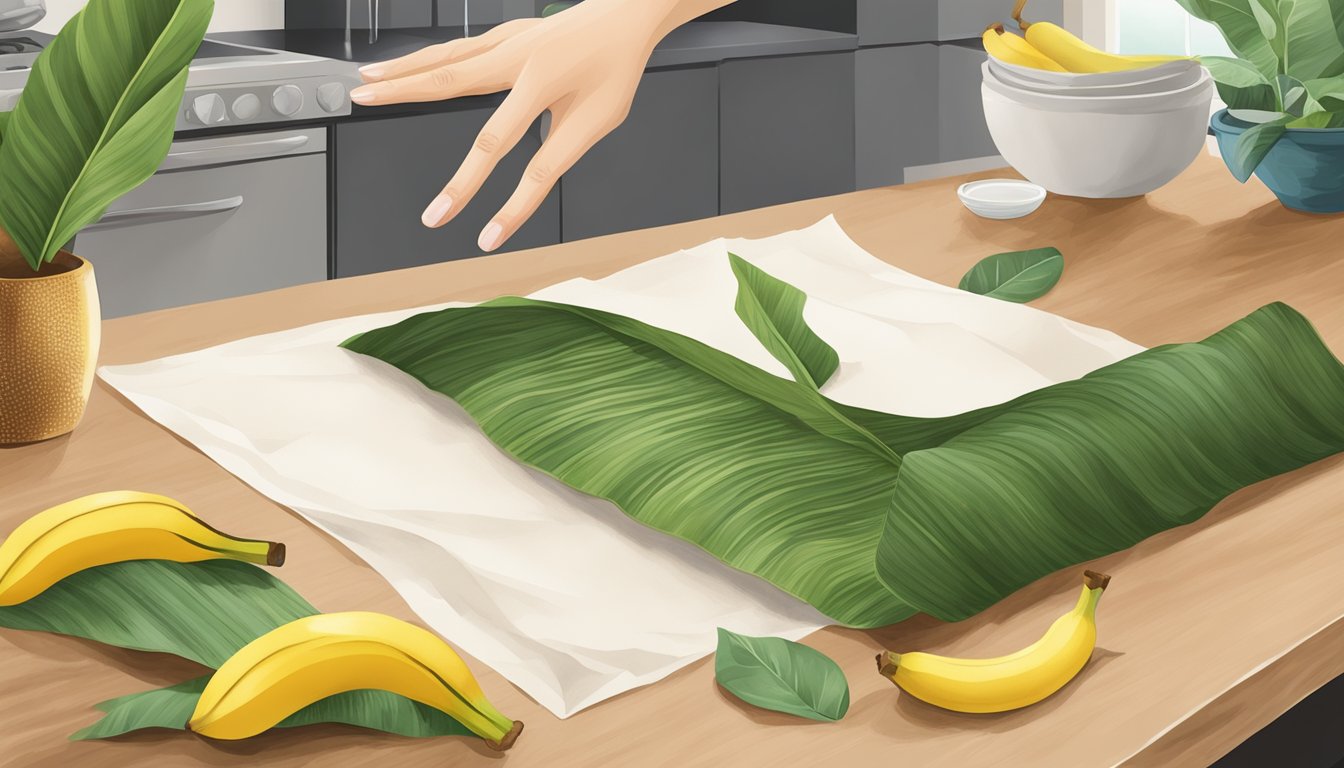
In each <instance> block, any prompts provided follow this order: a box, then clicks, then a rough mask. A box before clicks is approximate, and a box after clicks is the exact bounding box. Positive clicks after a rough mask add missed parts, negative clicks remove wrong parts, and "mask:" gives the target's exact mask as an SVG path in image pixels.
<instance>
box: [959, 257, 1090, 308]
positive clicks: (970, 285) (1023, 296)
mask: <svg viewBox="0 0 1344 768" xmlns="http://www.w3.org/2000/svg"><path fill="white" fill-rule="evenodd" d="M1063 274H1064V255H1063V254H1061V253H1060V252H1059V250H1058V249H1056V248H1033V249H1031V250H1029V251H1012V252H1010V253H1000V254H997V255H994V256H990V257H988V258H986V259H984V260H982V261H981V262H980V263H979V264H976V265H975V266H974V267H971V271H969V272H967V273H966V276H965V277H963V278H961V284H960V285H959V286H958V287H959V288H961V290H963V291H970V292H971V293H978V294H980V295H982V296H989V297H991V298H995V299H1002V300H1003V301H1013V302H1017V303H1019V304H1024V303H1026V302H1028V301H1032V300H1034V299H1039V298H1040V297H1042V296H1044V295H1045V294H1047V293H1049V292H1050V289H1051V288H1054V287H1055V285H1056V284H1057V283H1058V282H1059V278H1060V277H1061V276H1062V275H1063Z"/></svg>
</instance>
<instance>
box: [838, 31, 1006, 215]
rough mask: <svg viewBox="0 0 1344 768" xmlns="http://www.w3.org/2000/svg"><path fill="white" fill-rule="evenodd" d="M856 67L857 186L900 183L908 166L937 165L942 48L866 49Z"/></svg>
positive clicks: (922, 46)
mask: <svg viewBox="0 0 1344 768" xmlns="http://www.w3.org/2000/svg"><path fill="white" fill-rule="evenodd" d="M854 68H855V94H854V96H855V106H854V115H855V117H854V121H855V123H854V135H855V151H856V156H855V166H856V167H855V172H856V181H857V183H858V187H859V188H860V189H869V188H872V187H882V186H888V185H892V184H900V183H902V182H903V181H904V180H905V169H906V168H909V167H911V166H917V165H929V164H932V163H936V162H938V160H939V147H938V144H939V140H938V137H939V129H938V120H939V98H938V94H939V85H938V70H939V51H938V46H936V45H933V44H923V45H896V46H889V47H885V48H864V49H861V50H860V51H859V52H858V54H857V57H856V59H855V66H854ZM978 93H979V91H978V90H977V94H978Z"/></svg>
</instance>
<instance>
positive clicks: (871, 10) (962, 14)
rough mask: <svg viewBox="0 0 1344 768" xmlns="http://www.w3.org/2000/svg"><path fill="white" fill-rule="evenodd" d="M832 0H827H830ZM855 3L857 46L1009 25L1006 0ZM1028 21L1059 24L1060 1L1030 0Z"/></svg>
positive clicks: (968, 35)
mask: <svg viewBox="0 0 1344 768" xmlns="http://www.w3.org/2000/svg"><path fill="white" fill-rule="evenodd" d="M832 1H833V0H828V3H829V2H832ZM850 1H852V2H857V3H858V9H857V10H858V25H857V26H858V31H859V45H863V46H871V45H892V44H895V43H915V42H929V41H934V40H970V39H975V38H979V37H980V35H981V34H983V33H984V31H985V28H986V27H988V26H989V25H990V24H993V23H994V22H996V21H1001V22H1003V23H1005V24H1011V23H1012V20H1011V18H1010V17H1011V16H1012V9H1013V4H1012V2H1010V0H850ZM1023 15H1025V16H1026V17H1027V20H1028V21H1053V22H1055V23H1057V24H1058V23H1060V21H1061V20H1062V19H1063V17H1064V0H1031V3H1029V4H1028V5H1027V10H1026V12H1025V13H1024V14H1023Z"/></svg>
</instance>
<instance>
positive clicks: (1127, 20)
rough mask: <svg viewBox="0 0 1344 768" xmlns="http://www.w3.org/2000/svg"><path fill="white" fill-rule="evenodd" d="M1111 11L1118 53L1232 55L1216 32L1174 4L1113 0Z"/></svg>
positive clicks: (1162, 0) (1169, 0)
mask: <svg viewBox="0 0 1344 768" xmlns="http://www.w3.org/2000/svg"><path fill="white" fill-rule="evenodd" d="M1112 8H1113V11H1112V13H1113V14H1114V16H1113V20H1112V21H1113V24H1114V27H1113V29H1114V30H1115V37H1114V38H1113V39H1114V40H1115V41H1116V50H1117V51H1118V52H1119V53H1170V54H1175V55H1185V56H1194V55H1199V54H1215V55H1220V56H1230V55H1231V52H1230V51H1229V50H1228V48H1227V43H1225V42H1223V36H1222V35H1221V34H1220V33H1219V32H1218V28H1217V27H1215V26H1213V25H1212V24H1209V23H1208V22H1206V21H1200V20H1199V19H1196V18H1194V17H1193V16H1191V15H1190V14H1188V13H1186V11H1185V9H1184V8H1182V7H1181V5H1180V3H1177V2H1176V0H1115V2H1114V3H1113V5H1112Z"/></svg>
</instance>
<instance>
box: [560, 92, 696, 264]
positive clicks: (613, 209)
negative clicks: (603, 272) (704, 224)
mask: <svg viewBox="0 0 1344 768" xmlns="http://www.w3.org/2000/svg"><path fill="white" fill-rule="evenodd" d="M560 187H561V198H562V200H563V205H562V214H561V233H562V235H563V236H564V239H565V240H580V239H583V238H586V237H596V236H598V235H605V234H609V233H612V232H624V231H628V230H632V229H644V228H646V227H656V226H661V225H663V224H674V223H676V222H680V221H691V220H693V219H702V218H706V217H709V216H714V215H716V214H717V213H718V212H719V77H718V72H717V70H716V69H715V68H714V67H712V66H710V67H696V68H691V69H669V70H659V71H654V72H649V73H646V74H645V75H644V80H643V82H642V83H641V84H640V87H639V92H638V94H636V96H635V103H634V104H633V105H632V107H631V109H630V115H629V117H627V118H626V120H625V122H624V123H623V124H622V125H621V127H619V128H617V129H616V130H615V131H613V132H612V133H611V134H610V135H609V136H607V137H606V138H605V139H603V140H602V141H601V142H600V143H598V145H597V146H596V147H594V148H593V149H592V150H591V151H589V152H588V154H587V155H585V156H584V158H583V159H582V160H580V161H579V163H578V164H577V165H575V166H574V168H573V169H572V170H570V172H569V173H567V174H565V177H564V179H563V180H562V181H561V182H560Z"/></svg>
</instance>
